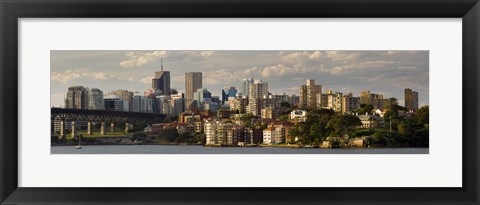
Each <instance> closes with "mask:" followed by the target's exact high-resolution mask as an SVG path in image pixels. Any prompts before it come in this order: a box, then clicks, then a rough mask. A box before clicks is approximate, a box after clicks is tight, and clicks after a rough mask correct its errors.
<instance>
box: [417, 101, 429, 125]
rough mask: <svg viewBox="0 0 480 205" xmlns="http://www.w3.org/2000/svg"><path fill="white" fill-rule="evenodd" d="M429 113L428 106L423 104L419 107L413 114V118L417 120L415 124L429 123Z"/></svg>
mask: <svg viewBox="0 0 480 205" xmlns="http://www.w3.org/2000/svg"><path fill="white" fill-rule="evenodd" d="M428 114H429V108H428V106H423V107H421V108H420V109H418V110H417V111H416V112H415V113H414V116H413V120H414V121H415V124H416V125H419V126H425V125H428V121H429V118H428V117H429V116H428Z"/></svg>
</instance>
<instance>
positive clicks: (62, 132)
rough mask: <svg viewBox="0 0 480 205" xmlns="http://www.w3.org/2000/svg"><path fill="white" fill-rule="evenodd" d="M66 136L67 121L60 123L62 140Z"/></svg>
mask: <svg viewBox="0 0 480 205" xmlns="http://www.w3.org/2000/svg"><path fill="white" fill-rule="evenodd" d="M65 136H66V133H65V120H61V121H60V138H64V137H65Z"/></svg>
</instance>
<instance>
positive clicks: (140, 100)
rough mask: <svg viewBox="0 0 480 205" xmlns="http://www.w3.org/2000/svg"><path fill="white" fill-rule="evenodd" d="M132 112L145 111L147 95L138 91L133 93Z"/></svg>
mask: <svg viewBox="0 0 480 205" xmlns="http://www.w3.org/2000/svg"><path fill="white" fill-rule="evenodd" d="M131 104H132V110H131V111H132V112H147V97H145V95H142V94H141V93H140V92H135V93H134V95H133V102H132V103H131Z"/></svg>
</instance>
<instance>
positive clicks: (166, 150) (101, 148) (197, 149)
mask: <svg viewBox="0 0 480 205" xmlns="http://www.w3.org/2000/svg"><path fill="white" fill-rule="evenodd" d="M73 147H74V146H52V147H51V154H428V148H375V149H318V148H278V147H203V146H180V145H90V146H88V145H87V146H83V149H74V148H73Z"/></svg>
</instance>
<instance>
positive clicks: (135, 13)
mask: <svg viewBox="0 0 480 205" xmlns="http://www.w3.org/2000/svg"><path fill="white" fill-rule="evenodd" d="M0 14H1V21H0V28H1V29H0V30H1V36H0V45H1V48H0V49H1V50H0V53H1V56H0V63H1V64H0V65H1V69H0V76H1V89H0V99H1V101H0V110H1V115H0V146H1V148H0V180H1V183H0V200H1V204H103V203H105V204H107V203H108V204H192V203H197V204H274V203H275V204H342V205H343V204H471V205H473V204H479V151H478V150H479V148H480V144H479V140H478V137H479V132H478V129H479V128H478V125H479V124H478V122H479V121H478V119H479V114H480V113H479V109H478V103H479V101H478V99H479V87H480V84H479V79H480V78H479V72H478V70H479V68H480V66H479V57H480V52H479V49H480V4H479V1H478V0H458V1H455V0H298V1H295V0H257V1H252V0H244V1H241V0H227V1H220V0H143V1H135V0H118V1H106V0H100V1H94V0H63V1H58V0H37V1H35V0H0ZM60 17H61V18H94V17H95V18H97V17H98V18H106V17H108V18H152V17H167V18H168V17H187V18H199V17H208V18H210V17H211V18H219V17H222V18H223V17H225V18H235V17H241V18H251V17H260V18H263V17H282V18H283V17H285V18H286V17H288V18H290V17H292V18H305V17H309V18H331V17H339V18H346V17H349V18H384V17H387V18H396V17H399V18H414V17H419V18H452V17H454V18H462V19H463V21H462V33H463V34H462V35H463V42H462V47H463V48H462V49H463V59H462V61H463V62H462V63H463V68H462V72H463V74H462V78H463V82H462V87H463V89H462V96H463V99H462V106H463V110H462V114H463V115H462V116H463V118H462V121H463V136H462V138H463V139H462V140H463V142H462V143H463V156H462V157H463V158H462V159H463V163H462V164H463V167H462V169H463V187H462V188H415V187H411V188H287V187H283V188H22V187H18V180H17V179H18V161H17V160H18V147H17V146H18V142H17V136H18V131H17V129H18V103H19V101H18V94H17V92H18V81H19V79H18V21H17V20H18V18H60ZM459 72H460V71H459ZM452 137H460V136H452ZM446 151H447V150H446ZM179 180H180V179H179Z"/></svg>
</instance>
